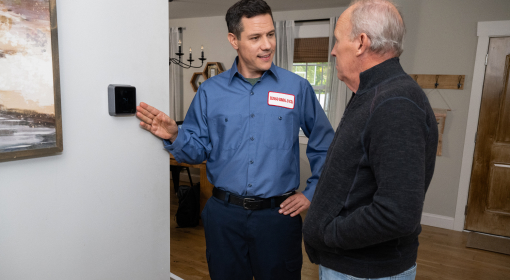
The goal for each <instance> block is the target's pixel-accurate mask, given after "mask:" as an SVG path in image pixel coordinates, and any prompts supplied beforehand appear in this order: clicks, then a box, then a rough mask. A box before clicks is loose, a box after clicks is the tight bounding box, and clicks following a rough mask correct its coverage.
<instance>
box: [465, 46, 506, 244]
mask: <svg viewBox="0 0 510 280" xmlns="http://www.w3.org/2000/svg"><path fill="white" fill-rule="evenodd" d="M509 73H510V37H501V38H491V39H490V42H489V52H488V57H487V66H486V69H485V80H484V86H483V92H482V103H481V106H480V119H479V121H478V132H477V139H476V145H475V154H474V160H473V171H472V173H471V184H470V189H469V198H468V206H467V211H466V215H467V216H466V223H465V228H466V229H468V230H472V231H478V232H484V233H490V234H494V235H501V236H508V237H510V85H509V83H510V81H509Z"/></svg>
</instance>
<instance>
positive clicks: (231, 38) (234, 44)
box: [228, 33, 239, 50]
mask: <svg viewBox="0 0 510 280" xmlns="http://www.w3.org/2000/svg"><path fill="white" fill-rule="evenodd" d="M228 41H229V42H230V44H231V45H232V47H233V48H234V49H235V50H238V49H239V46H238V44H237V37H236V35H234V33H228Z"/></svg>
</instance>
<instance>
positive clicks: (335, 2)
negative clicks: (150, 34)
mask: <svg viewBox="0 0 510 280" xmlns="http://www.w3.org/2000/svg"><path fill="white" fill-rule="evenodd" d="M237 1H238V0H173V1H172V2H169V3H168V15H169V19H176V18H194V17H212V16H224V15H225V14H226V13H227V10H228V8H230V6H232V5H233V4H234V3H236V2H237ZM266 2H267V4H269V6H271V10H272V11H273V12H281V11H293V10H309V9H321V8H333V7H345V6H348V5H349V3H350V2H351V0H266Z"/></svg>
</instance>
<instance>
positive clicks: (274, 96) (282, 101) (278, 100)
mask: <svg viewBox="0 0 510 280" xmlns="http://www.w3.org/2000/svg"><path fill="white" fill-rule="evenodd" d="M267 104H268V105H270V106H278V107H283V108H287V109H294V95H292V94H287V93H280V92H274V91H270V92H269V93H268V95H267Z"/></svg>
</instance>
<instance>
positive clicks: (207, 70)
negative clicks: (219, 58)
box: [202, 62, 225, 79]
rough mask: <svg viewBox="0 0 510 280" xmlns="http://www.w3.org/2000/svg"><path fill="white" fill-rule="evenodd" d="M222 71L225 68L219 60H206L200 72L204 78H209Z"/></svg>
mask: <svg viewBox="0 0 510 280" xmlns="http://www.w3.org/2000/svg"><path fill="white" fill-rule="evenodd" d="M223 71H225V70H223V66H222V65H221V63H220V62H207V64H206V65H205V66H204V71H203V72H202V73H203V75H204V78H205V79H209V78H212V77H214V76H216V75H218V74H220V73H222V72H223ZM211 75H212V76H211Z"/></svg>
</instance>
